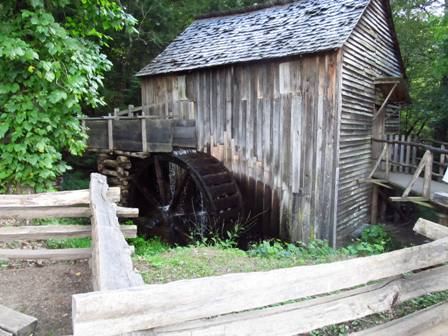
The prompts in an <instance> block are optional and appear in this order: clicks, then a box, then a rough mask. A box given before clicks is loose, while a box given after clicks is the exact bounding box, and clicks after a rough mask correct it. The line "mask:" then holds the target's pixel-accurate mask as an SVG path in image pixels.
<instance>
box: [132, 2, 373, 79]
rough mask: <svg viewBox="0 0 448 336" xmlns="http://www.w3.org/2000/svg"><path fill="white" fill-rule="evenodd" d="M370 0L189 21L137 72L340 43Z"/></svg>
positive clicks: (276, 8) (294, 4)
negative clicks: (182, 29)
mask: <svg viewBox="0 0 448 336" xmlns="http://www.w3.org/2000/svg"><path fill="white" fill-rule="evenodd" d="M369 3H370V0H299V1H296V2H292V3H290V4H287V5H279V6H273V7H269V8H264V9H260V10H256V11H252V12H246V13H240V14H233V15H226V16H220V17H213V18H207V19H200V20H197V21H195V22H193V23H192V24H191V26H189V27H188V28H187V29H186V30H185V31H184V32H183V33H182V34H181V35H179V36H178V37H177V38H176V39H175V40H174V41H173V42H172V43H171V44H170V45H169V46H168V47H167V48H166V49H165V51H163V52H162V53H161V54H160V55H159V56H157V57H156V58H155V59H154V60H153V61H152V62H151V63H150V64H148V65H147V66H145V67H144V68H143V69H142V70H140V72H138V73H137V76H146V75H156V74H163V73H170V72H179V71H186V70H193V69H198V68H205V67H212V66H218V65H225V64H232V63H240V62H249V61H257V60H263V59H271V58H279V57H286V56H293V55H301V54H310V53H316V52H321V51H325V50H330V49H337V48H340V47H342V45H343V44H344V42H345V41H346V40H347V38H348V37H349V36H350V33H351V32H352V30H353V29H354V28H355V26H356V24H357V22H358V20H359V19H360V17H361V15H362V13H363V12H364V9H365V8H366V7H367V5H368V4H369Z"/></svg>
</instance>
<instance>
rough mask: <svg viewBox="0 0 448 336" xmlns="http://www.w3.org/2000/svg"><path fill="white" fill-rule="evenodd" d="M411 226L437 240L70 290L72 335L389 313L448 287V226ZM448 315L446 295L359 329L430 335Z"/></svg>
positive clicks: (302, 329) (192, 333) (318, 321)
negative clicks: (313, 260)
mask: <svg viewBox="0 0 448 336" xmlns="http://www.w3.org/2000/svg"><path fill="white" fill-rule="evenodd" d="M415 230H416V231H417V232H419V233H421V234H423V235H425V236H427V237H428V238H430V239H434V240H435V241H433V242H431V243H427V244H425V245H421V246H415V247H410V248H406V249H402V250H397V251H394V252H390V253H385V254H382V255H377V256H371V257H365V258H357V259H351V260H345V261H340V262H335V263H331V264H323V265H313V266H302V267H295V268H289V269H278V270H273V271H269V272H255V273H242V274H228V275H223V276H216V277H208V278H201V279H193V280H182V281H176V282H171V283H167V284H157V285H146V286H140V287H130V288H123V289H119V290H109V291H97V292H93V293H87V294H78V295H74V296H73V328H74V336H81V335H82V336H107V335H111V336H112V335H133V336H144V335H164V336H165V335H166V336H168V335H169V336H174V335H176V336H183V335H185V336H187V335H188V336H196V335H197V336H199V335H207V336H213V335H226V336H231V335H232V336H236V335H238V336H242V335H266V336H267V335H269V336H272V335H279V336H280V335H281V336H284V335H297V334H301V333H307V332H311V331H312V330H315V329H318V328H322V327H325V326H328V325H333V324H338V323H342V322H347V321H351V320H356V319H360V318H363V317H365V316H368V315H371V314H375V313H381V312H385V311H388V310H390V309H391V308H393V307H394V306H395V305H397V304H400V303H402V302H405V301H408V300H411V299H414V298H417V297H420V296H422V295H425V294H429V293H433V292H439V291H445V290H448V266H447V265H444V264H446V263H447V262H448V228H446V227H443V226H441V225H438V224H435V223H432V222H429V221H426V220H423V219H420V220H419V221H418V223H417V224H416V226H415ZM414 271H418V272H414ZM403 274H405V275H403ZM359 286H363V287H359ZM338 291H342V292H338ZM321 295H324V296H321ZM316 296H320V297H317V298H315V297H316ZM313 297H314V298H313ZM447 323H448V304H441V305H438V306H436V307H433V308H429V309H427V310H424V311H421V312H417V313H415V314H413V315H410V316H407V317H405V318H403V319H399V320H395V321H393V322H390V323H386V324H383V325H381V326H378V327H376V328H374V329H371V330H365V331H362V332H359V333H355V334H354V335H357V336H360V335H362V336H366V335H424V334H425V333H426V334H425V335H434V334H431V333H428V332H430V331H431V332H432V331H434V330H436V329H435V328H442V327H443V326H444V325H446V324H447Z"/></svg>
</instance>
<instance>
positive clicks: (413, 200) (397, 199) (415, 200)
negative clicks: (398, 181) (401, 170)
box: [389, 196, 434, 209]
mask: <svg viewBox="0 0 448 336" xmlns="http://www.w3.org/2000/svg"><path fill="white" fill-rule="evenodd" d="M389 199H390V200H391V201H392V202H411V203H414V204H418V205H421V206H423V207H426V208H430V209H434V206H433V205H432V204H431V203H429V202H430V200H428V199H426V198H424V197H418V196H417V197H389Z"/></svg>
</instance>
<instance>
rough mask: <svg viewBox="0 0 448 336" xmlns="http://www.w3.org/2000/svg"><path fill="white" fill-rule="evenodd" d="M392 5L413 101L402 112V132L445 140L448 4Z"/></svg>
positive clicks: (416, 0)
mask: <svg viewBox="0 0 448 336" xmlns="http://www.w3.org/2000/svg"><path fill="white" fill-rule="evenodd" d="M392 5H393V8H394V14H395V24H396V28H397V33H398V38H399V40H400V46H401V50H402V54H403V58H404V62H405V66H406V72H407V76H408V78H409V83H410V92H411V98H412V105H411V106H410V107H408V108H406V109H405V110H404V111H403V118H402V120H403V131H405V132H406V133H408V134H416V135H421V136H426V137H434V138H436V139H439V140H442V141H446V139H447V135H448V134H447V130H448V110H447V106H448V79H447V78H448V15H447V14H445V15H443V10H444V8H443V7H444V6H446V7H448V6H447V2H446V1H445V2H443V1H441V0H393V1H392ZM445 10H446V9H445Z"/></svg>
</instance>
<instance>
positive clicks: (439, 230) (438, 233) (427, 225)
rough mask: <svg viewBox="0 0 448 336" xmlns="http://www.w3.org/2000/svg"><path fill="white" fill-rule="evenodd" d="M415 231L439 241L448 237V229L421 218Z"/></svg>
mask: <svg viewBox="0 0 448 336" xmlns="http://www.w3.org/2000/svg"><path fill="white" fill-rule="evenodd" d="M414 231H415V232H417V233H418V234H421V235H422V236H425V237H426V238H429V239H432V240H437V239H442V238H446V237H448V227H446V226H443V225H440V224H437V223H434V222H431V221H429V220H426V219H423V218H420V219H419V220H418V221H417V223H416V224H415V226H414Z"/></svg>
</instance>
